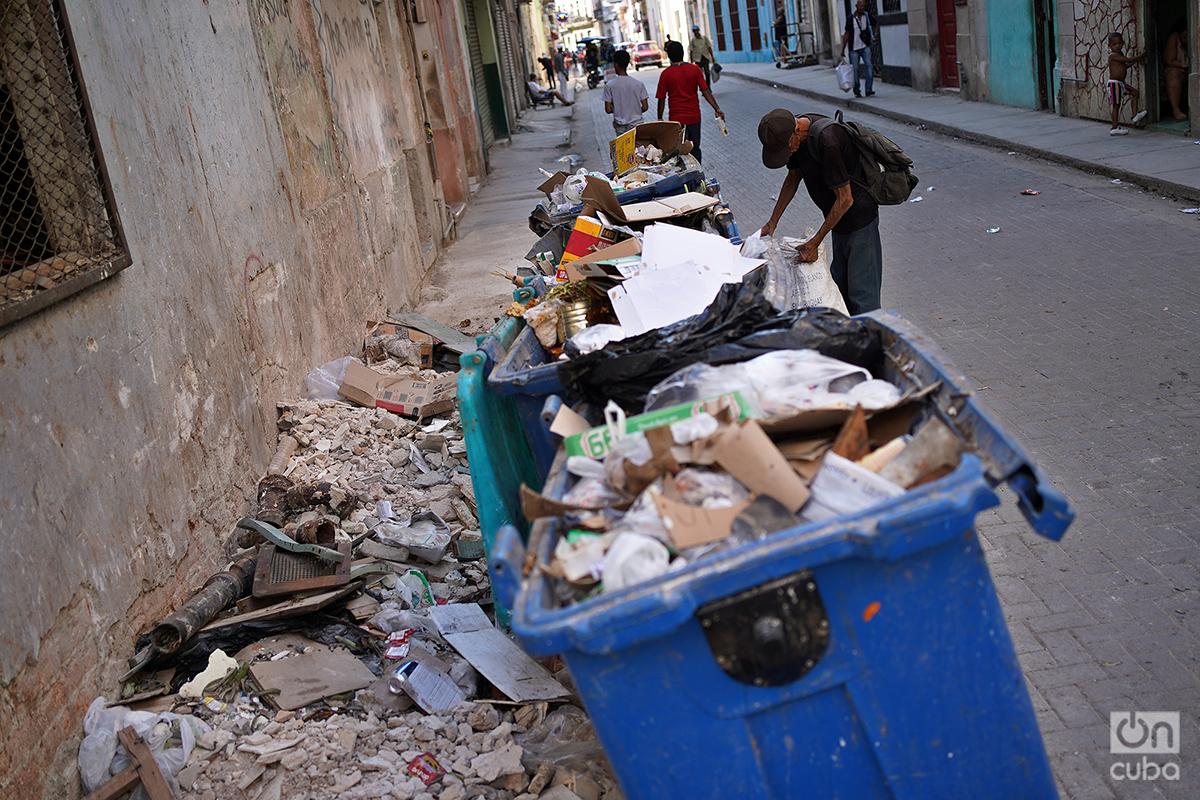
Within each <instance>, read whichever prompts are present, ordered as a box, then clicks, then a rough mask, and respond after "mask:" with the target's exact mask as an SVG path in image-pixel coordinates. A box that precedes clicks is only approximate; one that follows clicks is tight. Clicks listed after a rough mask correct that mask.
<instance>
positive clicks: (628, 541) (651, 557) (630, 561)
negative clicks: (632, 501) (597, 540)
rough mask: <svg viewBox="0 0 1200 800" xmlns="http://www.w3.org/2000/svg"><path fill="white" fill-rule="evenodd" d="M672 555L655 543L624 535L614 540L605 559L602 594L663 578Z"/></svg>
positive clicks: (661, 544) (637, 534)
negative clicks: (661, 576) (660, 576)
mask: <svg viewBox="0 0 1200 800" xmlns="http://www.w3.org/2000/svg"><path fill="white" fill-rule="evenodd" d="M670 566H671V554H670V553H669V552H668V551H667V548H666V545H664V544H663V543H662V542H660V541H659V540H658V539H654V538H651V537H649V536H643V535H641V534H639V533H632V532H626V533H622V534H621V535H620V536H618V537H616V539H614V540H613V543H612V544H611V545H609V548H608V552H607V553H605V555H604V567H603V570H604V573H603V574H604V591H606V592H615V591H617V590H618V589H624V588H625V587H626V586H636V585H637V584H639V583H645V582H646V581H648V580H650V579H651V578H657V577H658V576H659V575H662V574H664V573H665V572H666V571H667V570H668V569H669V568H670Z"/></svg>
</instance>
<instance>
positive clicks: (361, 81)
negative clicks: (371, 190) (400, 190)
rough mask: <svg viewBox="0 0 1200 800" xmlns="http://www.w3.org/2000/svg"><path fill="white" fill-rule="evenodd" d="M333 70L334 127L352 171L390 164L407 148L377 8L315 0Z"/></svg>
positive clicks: (323, 46)
mask: <svg viewBox="0 0 1200 800" xmlns="http://www.w3.org/2000/svg"><path fill="white" fill-rule="evenodd" d="M310 3H311V8H312V15H313V20H314V24H315V25H316V29H317V36H318V38H319V39H320V42H321V56H322V59H323V60H324V62H325V68H326V70H327V72H328V86H329V94H330V103H331V106H332V108H333V119H334V128H335V130H336V131H337V134H338V136H339V138H340V139H341V140H342V142H344V143H345V145H346V152H347V154H348V156H349V159H350V166H351V169H352V170H353V172H354V173H355V174H356V175H359V176H365V175H369V174H371V173H373V172H375V171H377V170H379V169H381V168H385V167H386V166H387V165H389V164H391V163H392V162H393V161H395V160H396V158H398V157H399V154H400V153H401V151H402V149H403V145H402V143H401V139H400V127H399V125H398V123H397V120H396V110H395V106H394V105H393V103H392V92H391V87H390V85H389V83H390V79H389V76H388V72H387V64H386V63H385V60H384V57H383V46H382V44H381V43H380V39H379V28H378V26H377V25H376V22H375V11H374V6H373V5H372V4H370V3H361V2H359V0H323V1H322V0H310Z"/></svg>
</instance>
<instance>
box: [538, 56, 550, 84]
mask: <svg viewBox="0 0 1200 800" xmlns="http://www.w3.org/2000/svg"><path fill="white" fill-rule="evenodd" d="M538 63H539V64H541V66H542V69H544V70H545V71H546V83H547V84H548V85H550V86H553V85H554V60H553V59H552V58H550V56H548V55H545V56H542V57H541V58H539V59H538Z"/></svg>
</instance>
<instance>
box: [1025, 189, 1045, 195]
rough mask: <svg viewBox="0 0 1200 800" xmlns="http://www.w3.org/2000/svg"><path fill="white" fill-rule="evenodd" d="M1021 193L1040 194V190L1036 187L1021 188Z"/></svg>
mask: <svg viewBox="0 0 1200 800" xmlns="http://www.w3.org/2000/svg"><path fill="white" fill-rule="evenodd" d="M1021 194H1041V191H1040V190H1037V189H1022V190H1021Z"/></svg>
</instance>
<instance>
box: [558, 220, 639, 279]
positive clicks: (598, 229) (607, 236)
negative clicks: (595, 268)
mask: <svg viewBox="0 0 1200 800" xmlns="http://www.w3.org/2000/svg"><path fill="white" fill-rule="evenodd" d="M624 235H625V234H622V233H621V232H620V231H615V230H613V229H612V228H606V227H604V225H602V224H601V223H600V220H598V219H596V218H595V217H590V216H584V215H583V214H580V215H579V218H578V219H576V220H575V229H574V230H572V231H571V238H570V239H568V240H567V249H566V250H564V251H563V256H562V261H560V262H559V269H562V268H563V267H565V266H566V265H567V264H570V263H571V262H572V261H574V260H576V259H578V258H583V257H585V256H590V255H592V254H593V253H595V252H596V251H598V250H603V249H604V248H606V247H608V246H609V245H611V244H613V243H614V242H616V241H617V239H618V238H619V237H621V236H624ZM566 279H567V276H566V274H565V273H564V274H563V275H562V276H561V280H566Z"/></svg>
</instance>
